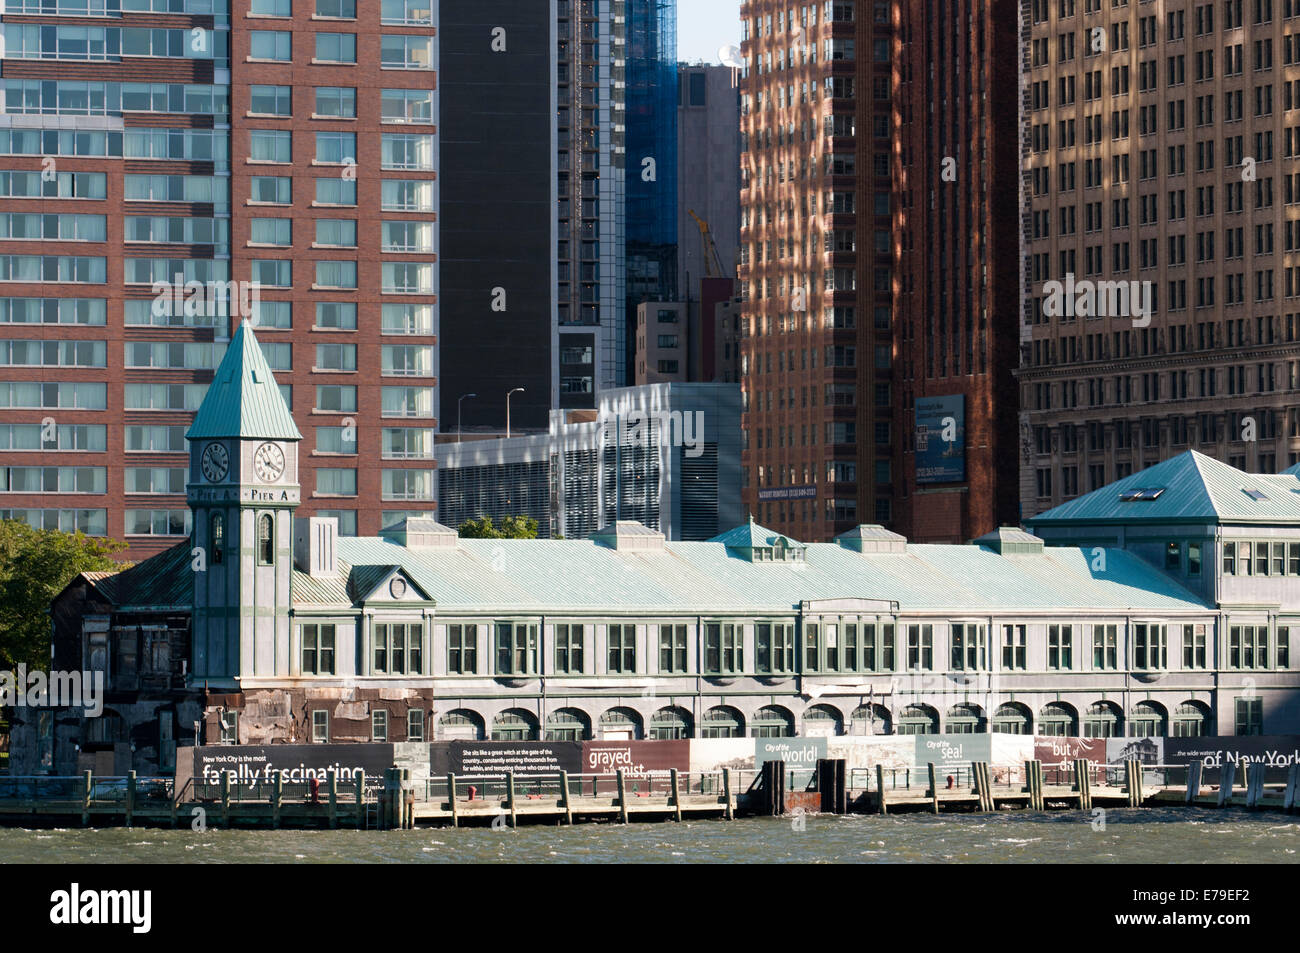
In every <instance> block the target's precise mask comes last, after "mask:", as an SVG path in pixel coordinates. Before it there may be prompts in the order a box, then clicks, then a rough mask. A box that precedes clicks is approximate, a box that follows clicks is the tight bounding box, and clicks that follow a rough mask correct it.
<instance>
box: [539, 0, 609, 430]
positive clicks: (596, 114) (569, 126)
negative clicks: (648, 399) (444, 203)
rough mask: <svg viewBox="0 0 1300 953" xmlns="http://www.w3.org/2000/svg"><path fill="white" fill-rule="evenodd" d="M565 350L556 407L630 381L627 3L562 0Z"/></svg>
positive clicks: (559, 112) (560, 278)
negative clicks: (626, 219)
mask: <svg viewBox="0 0 1300 953" xmlns="http://www.w3.org/2000/svg"><path fill="white" fill-rule="evenodd" d="M555 9H556V18H557V19H556V25H557V38H556V55H557V63H556V91H557V107H556V117H557V127H556V128H557V140H556V149H557V151H556V160H557V171H556V176H557V183H558V193H559V194H558V211H557V216H558V218H557V227H558V239H557V241H558V244H557V258H558V273H557V284H556V289H557V298H558V302H557V307H558V325H559V326H558V354H559V361H558V366H559V374H558V380H557V385H558V388H557V392H556V394H555V400H554V401H553V402H552V406H555V407H561V408H566V409H568V408H590V407H594V406H595V400H596V397H595V395H596V391H597V390H598V389H603V388H606V387H615V386H618V385H619V384H620V383H622V382H623V378H622V377H621V375H622V373H623V369H624V367H625V366H626V356H625V352H626V348H627V342H626V339H625V330H626V329H625V320H624V307H625V305H624V280H623V279H624V271H623V247H624V216H625V209H624V200H625V187H626V180H625V173H626V165H627V134H626V108H627V15H628V11H627V0H557V2H556V4H555Z"/></svg>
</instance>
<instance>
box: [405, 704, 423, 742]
mask: <svg viewBox="0 0 1300 953" xmlns="http://www.w3.org/2000/svg"><path fill="white" fill-rule="evenodd" d="M406 740H407V741H423V740H424V709H422V708H408V709H407V710H406Z"/></svg>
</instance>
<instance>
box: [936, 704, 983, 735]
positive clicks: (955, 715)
mask: <svg viewBox="0 0 1300 953" xmlns="http://www.w3.org/2000/svg"><path fill="white" fill-rule="evenodd" d="M987 728H988V720H987V719H986V718H985V717H984V709H982V708H980V706H979V705H953V706H952V707H951V708H949V709H948V721H947V725H946V726H945V728H944V730H945V731H948V732H951V733H952V734H954V735H974V734H982V733H983V732H984V731H985V730H986V729H987Z"/></svg>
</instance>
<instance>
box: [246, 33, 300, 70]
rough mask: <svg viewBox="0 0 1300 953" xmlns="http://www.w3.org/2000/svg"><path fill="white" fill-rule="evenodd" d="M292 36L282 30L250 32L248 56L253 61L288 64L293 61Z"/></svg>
mask: <svg viewBox="0 0 1300 953" xmlns="http://www.w3.org/2000/svg"><path fill="white" fill-rule="evenodd" d="M292 37H293V34H292V33H291V32H289V31H282V30H250V31H249V34H248V56H249V59H254V60H275V61H277V62H280V63H288V62H289V61H290V60H292V59H293V54H292V50H291V40H292Z"/></svg>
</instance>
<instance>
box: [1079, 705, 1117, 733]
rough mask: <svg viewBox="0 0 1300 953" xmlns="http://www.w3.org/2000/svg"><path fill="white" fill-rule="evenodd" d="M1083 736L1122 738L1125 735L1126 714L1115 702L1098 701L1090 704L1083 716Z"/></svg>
mask: <svg viewBox="0 0 1300 953" xmlns="http://www.w3.org/2000/svg"><path fill="white" fill-rule="evenodd" d="M1083 736H1084V737H1085V738H1122V737H1123V736H1124V715H1123V713H1121V712H1120V710H1119V706H1117V705H1115V704H1114V703H1113V702H1097V703H1096V704H1093V705H1089V706H1088V711H1087V714H1085V715H1084V716H1083Z"/></svg>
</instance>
